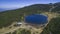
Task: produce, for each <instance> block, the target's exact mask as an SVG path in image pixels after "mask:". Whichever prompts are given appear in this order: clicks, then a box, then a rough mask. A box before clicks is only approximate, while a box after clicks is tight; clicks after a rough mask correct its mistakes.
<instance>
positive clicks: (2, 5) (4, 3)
mask: <svg viewBox="0 0 60 34" xmlns="http://www.w3.org/2000/svg"><path fill="white" fill-rule="evenodd" d="M56 2H60V0H0V9H16V8H22V7H24V6H29V5H32V4H48V3H56Z"/></svg>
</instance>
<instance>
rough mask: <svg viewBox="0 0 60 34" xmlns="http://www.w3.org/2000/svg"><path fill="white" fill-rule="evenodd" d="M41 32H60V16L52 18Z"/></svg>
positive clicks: (59, 33)
mask: <svg viewBox="0 0 60 34" xmlns="http://www.w3.org/2000/svg"><path fill="white" fill-rule="evenodd" d="M41 34H60V17H56V18H53V19H51V21H50V23H49V24H48V25H47V27H46V28H45V29H44V30H43V32H42V33H41Z"/></svg>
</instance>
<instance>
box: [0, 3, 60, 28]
mask: <svg viewBox="0 0 60 34" xmlns="http://www.w3.org/2000/svg"><path fill="white" fill-rule="evenodd" d="M51 7H52V5H51V4H34V5H30V6H26V7H23V8H20V9H15V10H7V11H4V12H0V27H6V26H8V25H10V24H11V23H12V22H14V21H21V20H22V17H24V14H25V15H29V14H38V13H41V12H49V9H50V8H51ZM54 10H55V9H54ZM59 11H60V10H59ZM57 12H58V11H57Z"/></svg>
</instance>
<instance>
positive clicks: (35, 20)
mask: <svg viewBox="0 0 60 34" xmlns="http://www.w3.org/2000/svg"><path fill="white" fill-rule="evenodd" d="M25 22H26V23H31V24H45V23H47V22H48V17H47V16H44V15H40V14H34V15H28V16H25Z"/></svg>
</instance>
